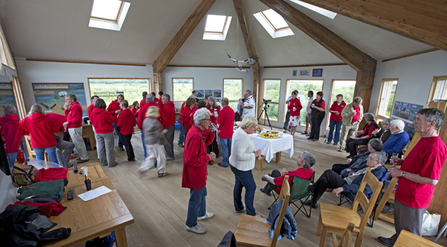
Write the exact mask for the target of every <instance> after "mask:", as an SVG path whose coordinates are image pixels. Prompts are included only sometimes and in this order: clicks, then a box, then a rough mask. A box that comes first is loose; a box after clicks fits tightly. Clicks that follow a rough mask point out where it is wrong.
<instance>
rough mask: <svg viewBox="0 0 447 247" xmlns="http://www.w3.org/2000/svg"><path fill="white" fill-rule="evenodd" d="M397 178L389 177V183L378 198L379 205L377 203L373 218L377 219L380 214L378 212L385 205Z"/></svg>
mask: <svg viewBox="0 0 447 247" xmlns="http://www.w3.org/2000/svg"><path fill="white" fill-rule="evenodd" d="M396 184H397V180H396V179H394V178H393V179H391V181H390V184H389V185H388V188H386V190H385V192H384V193H383V195H382V198H381V199H380V202H379V205H377V208H376V213H375V215H374V220H377V219H378V218H379V216H380V213H381V212H382V209H383V207H385V204H386V202H387V201H388V198H390V195H391V193H392V192H393V190H394V187H396Z"/></svg>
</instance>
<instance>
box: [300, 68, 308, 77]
mask: <svg viewBox="0 0 447 247" xmlns="http://www.w3.org/2000/svg"><path fill="white" fill-rule="evenodd" d="M300 76H310V69H300Z"/></svg>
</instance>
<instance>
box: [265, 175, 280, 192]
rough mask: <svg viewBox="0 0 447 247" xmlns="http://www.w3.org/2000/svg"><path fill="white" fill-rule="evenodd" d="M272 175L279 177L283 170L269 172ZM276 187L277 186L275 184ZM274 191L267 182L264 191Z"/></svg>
mask: <svg viewBox="0 0 447 247" xmlns="http://www.w3.org/2000/svg"><path fill="white" fill-rule="evenodd" d="M269 176H270V177H272V178H277V177H281V172H279V171H278V170H273V171H272V173H270V174H269ZM275 188H276V186H275ZM270 191H272V188H271V187H270V183H269V182H267V184H266V185H265V186H264V192H265V193H268V192H270Z"/></svg>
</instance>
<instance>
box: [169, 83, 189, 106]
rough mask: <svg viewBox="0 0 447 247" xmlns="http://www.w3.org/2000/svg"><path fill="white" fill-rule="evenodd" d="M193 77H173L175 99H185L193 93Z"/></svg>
mask: <svg viewBox="0 0 447 247" xmlns="http://www.w3.org/2000/svg"><path fill="white" fill-rule="evenodd" d="M192 82H193V79H191V78H189V79H185V78H176V79H172V87H173V88H172V94H173V96H172V98H173V99H174V101H182V102H183V101H185V100H187V99H188V97H189V96H190V95H191V92H192Z"/></svg>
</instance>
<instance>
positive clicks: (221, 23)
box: [203, 15, 232, 40]
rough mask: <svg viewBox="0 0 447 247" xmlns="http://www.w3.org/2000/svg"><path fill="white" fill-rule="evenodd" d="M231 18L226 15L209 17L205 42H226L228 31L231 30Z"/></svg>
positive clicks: (204, 37)
mask: <svg viewBox="0 0 447 247" xmlns="http://www.w3.org/2000/svg"><path fill="white" fill-rule="evenodd" d="M231 19H232V17H231V16H225V15H207V17H206V24H205V31H204V32H203V39H204V40H225V38H226V37H227V33H228V29H229V28H230V23H231Z"/></svg>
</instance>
